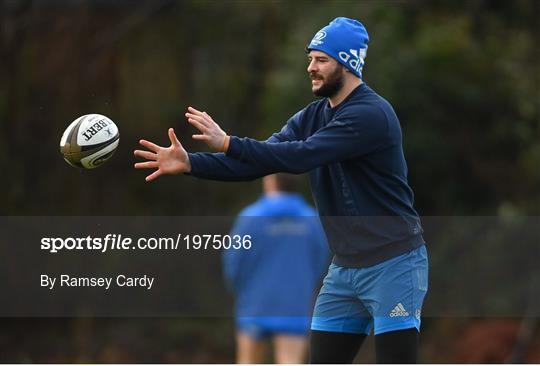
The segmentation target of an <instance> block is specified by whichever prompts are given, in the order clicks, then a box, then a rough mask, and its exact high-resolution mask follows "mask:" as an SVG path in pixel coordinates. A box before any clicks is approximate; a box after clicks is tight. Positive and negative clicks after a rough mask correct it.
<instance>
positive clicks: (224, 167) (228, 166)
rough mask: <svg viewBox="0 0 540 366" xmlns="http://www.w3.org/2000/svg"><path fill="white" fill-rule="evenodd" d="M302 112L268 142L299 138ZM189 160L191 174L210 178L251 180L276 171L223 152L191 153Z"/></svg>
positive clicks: (231, 180)
mask: <svg viewBox="0 0 540 366" xmlns="http://www.w3.org/2000/svg"><path fill="white" fill-rule="evenodd" d="M302 113H303V110H302V111H300V112H298V113H296V114H295V115H294V116H292V117H291V118H290V119H289V120H288V121H287V123H286V124H285V126H283V128H282V129H281V131H280V132H278V133H274V134H273V135H272V136H270V138H268V139H267V140H266V142H267V143H278V142H284V141H292V140H295V139H297V138H298V137H297V136H298V132H297V131H298V128H297V124H298V123H299V120H300V117H301V114H302ZM189 160H190V163H191V173H190V174H189V175H192V176H194V177H197V178H202V179H209V180H219V181H229V182H234V181H249V180H254V179H257V178H260V177H263V176H265V175H268V174H272V173H275V172H276V170H272V169H268V168H267V167H265V166H263V165H261V164H258V163H257V162H256V161H239V160H238V159H234V158H232V157H229V156H226V155H225V154H223V153H190V154H189Z"/></svg>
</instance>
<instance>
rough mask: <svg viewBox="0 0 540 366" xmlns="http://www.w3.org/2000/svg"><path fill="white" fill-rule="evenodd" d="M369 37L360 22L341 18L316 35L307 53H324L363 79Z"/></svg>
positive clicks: (307, 48)
mask: <svg viewBox="0 0 540 366" xmlns="http://www.w3.org/2000/svg"><path fill="white" fill-rule="evenodd" d="M368 42H369V36H368V34H367V31H366V28H365V27H364V26H363V24H362V23H360V22H359V21H358V20H354V19H349V18H344V17H339V18H336V19H334V20H332V21H331V22H330V24H328V25H327V26H326V27H324V28H323V29H321V30H320V31H318V32H317V34H315V36H314V37H313V39H312V40H311V42H310V43H309V45H308V46H307V47H306V50H307V51H311V50H317V51H322V52H324V53H326V54H328V55H329V56H331V57H333V58H335V59H336V60H337V61H338V62H339V63H341V64H342V65H343V66H345V67H346V68H347V69H349V71H351V72H352V73H353V74H355V75H356V76H358V77H359V78H362V67H363V66H364V59H365V58H366V54H367V48H368V46H367V43H368Z"/></svg>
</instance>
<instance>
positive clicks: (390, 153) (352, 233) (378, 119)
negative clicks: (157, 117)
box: [135, 18, 427, 363]
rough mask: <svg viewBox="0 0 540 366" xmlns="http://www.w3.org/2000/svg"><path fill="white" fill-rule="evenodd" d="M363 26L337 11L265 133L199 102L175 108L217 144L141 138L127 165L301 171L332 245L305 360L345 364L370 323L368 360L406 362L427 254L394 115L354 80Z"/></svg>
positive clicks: (216, 175) (204, 174)
mask: <svg viewBox="0 0 540 366" xmlns="http://www.w3.org/2000/svg"><path fill="white" fill-rule="evenodd" d="M368 40H369V38H368V34H367V32H366V29H365V28H364V26H363V25H362V24H361V23H360V22H358V21H356V20H353V19H348V18H336V19H334V20H333V21H332V22H331V23H330V24H329V25H327V26H326V27H324V28H323V29H321V30H320V31H319V32H318V33H317V34H316V35H315V36H314V38H313V39H312V41H311V42H310V44H309V45H308V46H307V52H308V60H309V66H308V69H307V71H308V73H309V76H310V78H311V83H312V92H313V93H314V94H315V95H316V96H320V97H323V98H322V99H320V100H317V101H315V102H313V103H311V104H309V105H308V106H307V107H305V108H304V109H302V110H301V111H299V112H298V113H296V114H295V115H294V116H293V117H291V118H290V119H289V121H288V122H287V124H286V125H285V126H284V127H283V129H282V130H281V131H280V132H279V133H276V134H274V135H272V136H271V137H270V138H269V139H268V140H266V141H256V140H253V139H249V138H238V137H234V136H228V135H227V134H226V133H225V132H223V131H222V130H221V129H220V127H219V126H218V125H217V123H215V121H214V120H213V119H212V118H211V117H210V116H209V115H208V114H207V113H205V112H200V111H198V110H196V109H194V108H191V107H190V108H188V112H187V113H186V117H187V118H188V122H189V123H191V124H192V125H193V126H195V127H196V128H197V129H198V130H199V131H200V134H197V135H194V136H193V138H195V139H198V140H202V141H205V142H206V143H207V144H208V145H209V146H210V147H211V148H213V149H215V150H217V151H221V153H216V154H209V153H204V154H201V153H198V154H188V153H187V152H186V151H185V150H184V149H183V148H182V145H181V144H180V142H179V141H178V139H177V138H176V136H175V134H174V131H173V130H172V129H169V138H170V140H171V143H172V145H171V146H170V147H168V148H162V147H159V146H157V145H155V144H152V143H150V142H148V141H145V140H141V144H142V145H143V146H145V147H147V148H148V149H150V150H151V152H150V151H136V152H135V155H136V156H139V157H142V158H145V159H148V160H149V161H147V162H142V163H137V164H135V167H136V168H151V169H156V170H155V171H154V172H153V173H152V174H150V175H149V176H148V177H147V178H146V179H147V181H151V180H153V179H155V178H157V177H158V176H160V175H162V174H177V173H188V174H191V175H193V176H196V177H199V178H205V179H216V180H228V181H233V180H248V179H254V178H257V177H261V176H264V175H267V174H270V173H275V172H289V173H302V172H309V175H310V183H311V189H312V193H313V198H314V200H315V203H316V206H317V210H318V212H319V215H320V216H321V221H322V222H323V226H324V229H325V232H326V235H327V239H328V243H329V246H330V249H331V250H332V252H333V253H334V259H333V263H332V265H331V266H330V269H329V272H328V275H327V277H326V278H325V280H324V285H323V287H322V289H321V291H320V293H319V296H318V298H317V302H316V305H315V310H314V314H313V320H312V325H311V329H312V333H311V340H310V350H311V362H313V363H349V362H352V361H353V359H354V357H355V355H356V353H357V351H358V349H359V348H360V345H361V344H362V342H363V340H364V339H365V337H366V335H368V334H370V333H371V331H372V330H374V333H375V347H376V356H377V362H381V363H413V362H416V361H417V349H418V336H419V330H420V315H421V308H422V302H423V299H424V296H425V294H426V292H427V254H426V249H425V245H424V244H425V243H424V240H423V238H422V228H421V226H420V220H419V218H418V214H417V213H416V211H415V210H414V208H413V193H412V190H411V189H410V187H409V186H408V183H407V165H406V162H405V158H404V155H403V148H402V136H401V128H400V125H399V120H398V118H397V116H396V114H395V112H394V110H393V109H392V106H391V105H390V104H389V103H388V102H387V101H386V100H384V99H383V98H382V97H380V96H379V95H378V94H376V93H375V92H374V91H373V90H372V89H371V88H369V87H368V86H367V85H366V84H365V83H363V81H362V74H361V73H362V66H363V64H364V59H365V56H366V51H367V43H368Z"/></svg>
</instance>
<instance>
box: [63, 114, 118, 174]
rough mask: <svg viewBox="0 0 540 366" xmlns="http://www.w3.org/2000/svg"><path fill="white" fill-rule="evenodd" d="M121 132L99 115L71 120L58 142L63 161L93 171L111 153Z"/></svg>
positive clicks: (88, 115) (87, 115) (89, 115)
mask: <svg viewBox="0 0 540 366" xmlns="http://www.w3.org/2000/svg"><path fill="white" fill-rule="evenodd" d="M119 142H120V133H119V132H118V127H116V125H115V124H114V122H113V121H112V120H111V119H109V118H107V117H105V116H102V115H101V114H86V115H84V116H81V117H79V118H77V119H76V120H75V121H73V122H72V123H71V124H70V125H69V126H68V128H66V130H65V131H64V134H63V135H62V139H61V140H60V152H61V153H62V155H63V156H64V160H65V161H67V162H68V163H69V165H72V166H74V167H77V168H84V169H94V168H96V167H98V166H100V165H101V164H103V163H104V162H106V161H107V160H109V158H110V157H111V156H112V155H113V154H114V151H115V150H116V148H117V147H118V143H119Z"/></svg>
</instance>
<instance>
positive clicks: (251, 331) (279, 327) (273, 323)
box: [236, 316, 311, 340]
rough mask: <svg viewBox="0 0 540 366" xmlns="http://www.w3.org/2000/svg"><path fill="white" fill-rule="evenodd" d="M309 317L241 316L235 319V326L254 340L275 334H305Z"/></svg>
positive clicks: (307, 330) (307, 329)
mask: <svg viewBox="0 0 540 366" xmlns="http://www.w3.org/2000/svg"><path fill="white" fill-rule="evenodd" d="M310 319H311V318H310V317H308V316H249V317H248V316H241V317H238V318H237V320H236V328H237V330H238V331H239V332H240V333H243V334H246V335H248V336H250V337H251V338H253V339H256V340H263V339H266V338H268V337H270V336H273V335H276V334H288V335H298V336H307V334H308V332H309V322H310Z"/></svg>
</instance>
